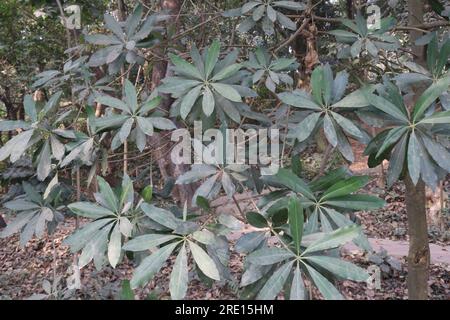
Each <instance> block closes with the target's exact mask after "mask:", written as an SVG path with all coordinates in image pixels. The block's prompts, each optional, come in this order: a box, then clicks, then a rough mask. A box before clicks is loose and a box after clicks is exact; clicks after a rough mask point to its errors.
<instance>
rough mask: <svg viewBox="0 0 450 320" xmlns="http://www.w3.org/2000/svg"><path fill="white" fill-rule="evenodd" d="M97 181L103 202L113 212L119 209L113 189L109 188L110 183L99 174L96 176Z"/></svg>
mask: <svg viewBox="0 0 450 320" xmlns="http://www.w3.org/2000/svg"><path fill="white" fill-rule="evenodd" d="M97 182H98V186H99V189H100V193H101V195H102V197H103V200H104V201H105V204H106V205H107V206H108V209H110V210H111V211H113V212H118V211H119V200H118V199H117V197H116V195H115V193H114V191H113V190H112V189H111V187H110V185H109V184H108V183H107V182H106V181H105V179H103V178H102V177H100V176H97Z"/></svg>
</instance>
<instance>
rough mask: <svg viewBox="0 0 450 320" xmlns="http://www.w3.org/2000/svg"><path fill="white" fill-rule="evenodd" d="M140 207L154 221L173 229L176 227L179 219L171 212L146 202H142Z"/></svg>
mask: <svg viewBox="0 0 450 320" xmlns="http://www.w3.org/2000/svg"><path fill="white" fill-rule="evenodd" d="M141 208H142V210H143V211H144V213H145V214H146V215H147V217H149V218H150V219H152V220H154V221H155V222H157V223H159V224H161V225H163V226H165V227H167V228H169V229H172V230H175V229H176V228H177V227H178V224H179V219H177V218H176V217H175V216H174V215H173V213H172V212H170V211H168V210H165V209H162V208H158V207H155V206H154V205H150V204H148V203H143V204H142V206H141Z"/></svg>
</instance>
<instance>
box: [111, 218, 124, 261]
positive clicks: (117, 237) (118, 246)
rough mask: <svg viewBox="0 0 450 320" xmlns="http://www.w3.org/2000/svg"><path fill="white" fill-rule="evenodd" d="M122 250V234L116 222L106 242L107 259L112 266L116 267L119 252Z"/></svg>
mask: <svg viewBox="0 0 450 320" xmlns="http://www.w3.org/2000/svg"><path fill="white" fill-rule="evenodd" d="M121 251H122V234H121V233H120V230H119V224H118V223H116V225H115V226H114V228H113V229H112V232H111V236H110V238H109V243H108V260H109V263H110V264H111V266H112V267H113V268H115V267H116V265H117V263H119V260H120V252H121Z"/></svg>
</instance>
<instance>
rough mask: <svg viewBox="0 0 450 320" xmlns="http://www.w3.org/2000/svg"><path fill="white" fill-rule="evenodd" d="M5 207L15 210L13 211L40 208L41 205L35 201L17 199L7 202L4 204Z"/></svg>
mask: <svg viewBox="0 0 450 320" xmlns="http://www.w3.org/2000/svg"><path fill="white" fill-rule="evenodd" d="M3 207H5V208H7V209H9V210H13V211H25V210H32V209H39V208H40V206H39V205H38V204H36V203H34V202H30V201H27V200H24V199H17V200H12V201H8V202H5V203H4V204H3Z"/></svg>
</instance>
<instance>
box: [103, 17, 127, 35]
mask: <svg viewBox="0 0 450 320" xmlns="http://www.w3.org/2000/svg"><path fill="white" fill-rule="evenodd" d="M103 17H104V19H105V25H106V27H107V28H108V29H109V30H111V31H112V32H113V33H114V34H115V35H116V36H117V37H119V39H121V40H123V39H124V34H123V31H122V28H121V27H120V24H119V23H118V22H117V20H116V19H114V18H113V16H111V15H109V14H107V13H105V14H104V16H103Z"/></svg>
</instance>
